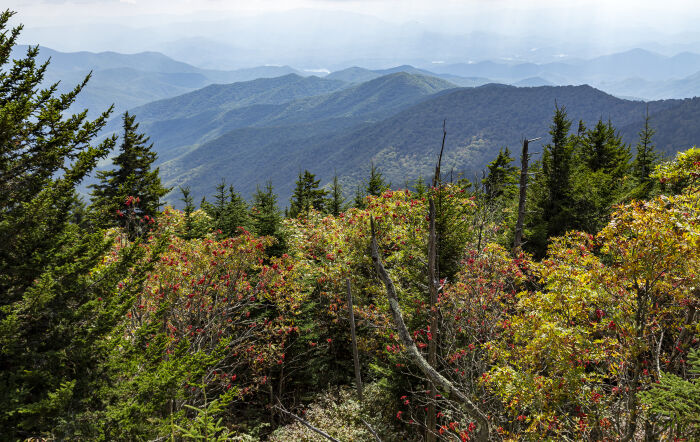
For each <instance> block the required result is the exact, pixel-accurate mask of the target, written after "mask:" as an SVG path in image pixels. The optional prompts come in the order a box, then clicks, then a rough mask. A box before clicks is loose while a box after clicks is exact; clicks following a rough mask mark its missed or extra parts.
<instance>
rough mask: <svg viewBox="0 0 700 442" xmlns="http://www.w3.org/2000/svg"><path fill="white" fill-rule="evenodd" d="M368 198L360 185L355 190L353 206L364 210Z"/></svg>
mask: <svg viewBox="0 0 700 442" xmlns="http://www.w3.org/2000/svg"><path fill="white" fill-rule="evenodd" d="M366 196H367V194H366V193H365V192H364V191H363V190H362V187H361V186H360V185H359V184H358V186H357V188H356V189H355V197H354V198H353V201H352V206H353V207H357V208H358V209H364V208H365V197H366Z"/></svg>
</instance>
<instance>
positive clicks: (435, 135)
mask: <svg viewBox="0 0 700 442" xmlns="http://www.w3.org/2000/svg"><path fill="white" fill-rule="evenodd" d="M19 51H26V47H21V48H19ZM40 54H41V55H40V60H45V59H48V58H49V57H51V65H50V67H49V70H48V71H47V75H46V79H45V80H46V82H55V81H59V80H60V81H61V83H60V87H61V88H62V90H67V89H69V88H71V87H73V86H74V85H75V84H77V83H78V82H79V81H80V80H81V79H82V78H83V77H84V76H85V75H86V74H87V73H88V72H90V71H92V79H91V81H90V82H89V83H88V86H87V87H86V88H85V90H84V91H83V93H82V94H80V95H79V98H78V101H77V102H76V103H75V105H74V106H73V108H72V109H71V110H72V111H76V110H80V109H83V108H88V109H90V115H91V116H95V115H97V114H98V113H99V112H101V111H103V110H104V109H106V108H107V107H108V106H109V105H110V104H111V103H114V104H115V108H116V112H117V113H121V112H122V111H124V110H126V109H130V110H131V111H132V112H133V113H134V114H136V116H137V121H139V122H140V123H141V130H143V131H144V132H146V133H147V134H148V135H150V136H151V139H152V141H153V142H154V143H155V148H156V150H157V151H158V154H159V164H160V167H161V172H162V176H163V178H164V180H165V182H166V184H167V185H169V186H178V185H189V186H191V188H192V192H193V195H194V196H195V197H197V198H198V197H201V196H204V195H208V194H211V192H212V190H213V188H214V187H215V185H216V184H217V183H218V182H219V180H220V179H221V178H226V179H227V181H229V182H231V183H232V184H233V185H234V186H236V188H237V189H238V190H239V191H241V192H242V193H243V194H244V195H245V196H247V197H249V196H250V195H251V194H252V192H253V191H254V190H255V187H256V185H257V184H260V183H262V182H264V181H265V180H266V179H268V178H270V179H272V181H273V184H274V185H275V186H276V188H277V191H278V193H279V195H280V198H281V204H282V205H284V204H286V202H287V201H288V198H289V195H290V194H291V191H292V187H293V184H294V180H295V178H296V175H297V174H298V172H299V170H300V169H305V168H308V169H310V170H311V171H312V172H314V173H317V175H318V177H319V178H321V179H322V180H323V182H328V181H329V180H330V179H331V178H332V176H333V174H334V173H336V172H337V173H338V175H339V176H340V177H341V182H342V183H343V184H344V185H345V186H346V190H347V191H348V192H352V191H353V190H354V187H355V186H356V185H357V184H358V183H359V182H360V181H361V180H362V179H364V177H365V175H366V172H367V168H368V167H369V164H370V162H374V163H375V164H377V165H378V166H379V167H380V168H382V170H383V171H384V173H385V175H386V176H387V178H388V179H389V180H391V181H393V182H394V183H396V184H398V183H401V184H403V183H404V182H405V181H410V180H413V179H415V178H417V177H418V176H419V175H428V174H429V171H430V168H431V167H432V164H433V161H434V153H435V149H436V146H437V144H438V143H439V141H440V138H441V126H442V121H443V120H444V119H446V120H447V128H448V144H447V148H448V149H447V152H446V157H445V160H446V163H445V164H446V169H453V170H454V171H455V172H456V173H461V174H463V175H464V176H467V177H469V178H471V177H473V176H474V175H475V174H478V173H480V171H481V170H482V169H483V168H484V166H485V165H486V163H487V162H488V161H490V160H491V159H492V158H493V156H494V155H495V153H496V151H497V150H498V148H499V147H502V146H505V145H508V146H511V148H513V150H516V149H517V146H518V145H519V143H520V140H521V138H522V137H524V136H528V137H530V136H543V137H545V138H546V136H547V130H548V126H549V122H550V120H551V115H552V113H553V109H554V103H555V101H556V102H558V103H559V105H564V106H566V107H567V108H568V109H569V115H570V117H571V118H572V119H573V120H576V121H578V120H579V119H582V120H583V121H585V122H586V123H588V124H591V123H593V122H595V121H596V120H597V119H598V118H601V117H602V118H604V119H606V120H607V119H610V120H611V121H612V122H613V124H614V125H615V126H616V127H618V128H620V129H621V131H622V133H623V135H624V137H625V139H626V140H627V141H628V142H635V141H636V137H637V133H638V131H639V128H641V124H642V120H643V115H644V111H645V108H646V105H647V103H644V102H641V101H635V100H627V99H621V98H616V97H614V96H612V95H609V94H608V93H604V92H602V91H601V90H597V89H594V88H593V87H591V86H576V87H573V86H554V85H557V84H562V83H567V82H570V83H576V82H577V81H580V82H583V80H584V79H586V78H588V79H592V80H593V81H591V82H590V83H591V84H595V82H596V81H597V82H598V83H599V86H600V87H602V88H604V89H605V90H606V91H607V92H610V93H612V94H614V95H616V96H618V97H631V98H638V97H654V98H668V97H678V98H684V97H694V96H697V95H700V56H698V55H696V54H692V53H683V54H679V55H676V56H674V57H664V56H661V55H658V54H654V53H651V52H648V51H643V50H634V51H628V52H625V53H620V54H613V55H610V56H606V57H598V58H596V59H592V60H587V61H586V60H568V61H567V62H566V63H545V64H534V63H526V64H522V63H521V64H506V63H501V62H481V63H471V64H470V63H466V64H440V63H437V64H433V65H431V66H430V70H429V69H422V68H418V67H414V66H409V65H402V66H397V67H393V68H389V69H366V68H362V67H352V68H347V69H342V70H339V71H336V72H332V73H330V74H329V75H327V76H325V77H323V78H319V77H316V76H309V75H307V74H306V73H304V72H302V71H299V70H296V69H294V68H292V67H288V66H261V67H254V68H247V69H238V70H231V71H222V70H210V69H201V68H197V67H194V66H192V65H189V64H186V63H182V62H179V61H176V60H174V59H172V58H169V57H167V56H165V55H163V54H160V53H156V52H147V53H139V54H118V53H114V52H104V53H90V52H77V53H62V52H57V51H53V50H51V49H47V48H42V50H41V53H40ZM19 56H20V54H19V53H15V54H13V57H19ZM627 74H630V75H632V74H636V78H634V79H624V75H627ZM686 74H688V75H687V76H684V75H686ZM674 76H675V77H674ZM494 81H500V82H502V83H512V84H514V85H515V86H519V87H513V86H506V85H504V84H494ZM648 104H649V108H650V112H651V113H652V123H653V124H654V125H655V127H656V128H657V131H658V132H657V136H656V142H657V145H658V146H659V148H660V149H661V150H662V151H663V152H666V153H669V154H670V153H672V152H675V151H676V150H679V149H683V148H687V147H689V146H690V145H692V144H696V143H698V142H700V125H698V124H697V121H700V100H699V99H685V100H662V101H652V102H649V103H648ZM119 129H120V121H119V117H118V115H114V118H113V120H112V121H111V122H110V123H109V125H108V128H107V130H108V131H114V132H118V131H119ZM169 199H170V201H171V202H176V201H177V196H175V194H171V195H170V197H169Z"/></svg>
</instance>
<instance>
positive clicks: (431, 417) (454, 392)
mask: <svg viewBox="0 0 700 442" xmlns="http://www.w3.org/2000/svg"><path fill="white" fill-rule="evenodd" d="M442 130H443V136H442V147H441V149H440V155H439V156H438V161H437V165H436V166H435V175H434V177H433V182H432V184H433V191H435V190H437V191H438V192H439V191H440V166H441V163H442V154H443V151H444V149H445V138H446V135H447V132H446V130H445V122H443V127H442ZM438 196H439V194H438ZM428 205H429V213H428V218H429V224H430V226H429V236H428V279H429V281H428V289H429V293H430V331H431V334H432V339H431V340H430V341H429V343H428V360H426V359H425V358H424V357H423V355H422V354H421V353H420V351H419V350H418V348H417V347H416V344H415V342H414V341H413V338H412V337H411V334H410V332H409V331H408V328H407V327H406V323H405V322H404V320H403V314H402V313H401V308H400V306H399V300H398V295H397V293H396V288H395V286H394V283H393V281H392V280H391V278H390V277H389V274H388V273H387V272H386V269H385V268H384V265H383V264H382V261H381V258H380V257H379V249H378V246H377V237H376V232H375V226H374V219H373V218H370V227H371V235H372V237H371V254H372V261H373V262H374V267H375V270H376V272H377V275H378V276H379V279H380V280H381V281H382V283H384V286H385V288H386V292H387V297H388V298H389V307H390V310H391V314H392V317H393V319H394V323H395V324H396V327H397V329H398V334H399V338H400V339H401V343H402V344H403V346H404V347H405V349H406V350H405V351H406V353H407V354H408V357H409V358H410V359H411V361H412V362H413V363H414V364H415V365H416V366H417V367H418V368H419V369H420V370H421V372H422V373H423V374H424V375H425V376H426V378H427V379H428V381H429V382H430V383H431V384H432V387H431V392H430V396H431V399H432V400H431V401H430V404H429V406H428V419H427V422H426V425H427V434H426V439H427V440H428V441H434V440H435V428H436V426H437V422H436V410H435V397H436V390H437V389H441V390H443V391H445V392H447V393H448V394H447V397H448V398H450V399H452V400H456V401H458V402H460V403H461V404H462V405H463V406H464V407H465V408H466V411H467V414H468V415H469V416H470V417H471V418H472V419H474V420H475V421H476V423H477V429H476V433H475V437H476V440H480V441H487V440H489V435H490V426H489V421H488V418H487V416H486V414H485V413H484V412H483V411H482V410H481V409H480V408H479V407H478V406H477V405H476V404H475V403H474V402H473V401H472V400H471V399H469V397H468V396H467V395H466V394H464V393H463V392H462V391H460V390H459V389H457V388H456V387H455V385H454V384H453V383H452V382H451V381H450V380H448V379H447V378H445V377H444V376H442V375H441V374H440V373H439V372H438V371H437V370H436V369H435V368H434V367H435V366H436V365H437V342H438V339H437V338H438V331H439V330H438V291H439V283H440V281H439V276H438V268H437V261H438V260H437V256H438V255H437V242H438V239H437V233H436V230H437V229H436V226H435V219H436V214H435V202H434V200H433V195H432V193H431V194H430V196H429V197H428Z"/></svg>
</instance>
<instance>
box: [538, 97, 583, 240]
mask: <svg viewBox="0 0 700 442" xmlns="http://www.w3.org/2000/svg"><path fill="white" fill-rule="evenodd" d="M570 128H571V121H569V120H568V118H567V114H566V108H564V107H561V108H560V107H558V106H557V107H556V110H555V112H554V118H553V120H552V125H551V126H550V129H549V134H550V135H551V137H552V141H551V143H549V144H547V145H546V146H545V147H544V152H543V154H542V174H543V178H544V180H543V183H544V185H545V189H544V196H545V200H544V201H542V203H543V205H542V214H543V218H544V222H545V223H547V236H548V237H552V236H557V235H561V234H563V233H565V232H566V231H567V230H570V229H573V228H574V227H575V226H576V214H575V211H574V207H573V189H572V182H571V180H572V178H571V174H572V169H573V159H574V146H575V142H574V141H573V140H572V138H571V137H569V129H570ZM581 130H585V127H584V126H583V122H579V131H581Z"/></svg>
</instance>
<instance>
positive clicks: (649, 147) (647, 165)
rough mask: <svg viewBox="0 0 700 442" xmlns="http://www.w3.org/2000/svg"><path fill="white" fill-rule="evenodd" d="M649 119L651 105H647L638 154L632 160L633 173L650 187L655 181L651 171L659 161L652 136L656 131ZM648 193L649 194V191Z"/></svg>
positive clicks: (642, 183) (642, 184)
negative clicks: (651, 176)
mask: <svg viewBox="0 0 700 442" xmlns="http://www.w3.org/2000/svg"><path fill="white" fill-rule="evenodd" d="M649 121H650V117H649V107H647V112H646V116H645V118H644V128H643V129H642V130H641V132H639V142H637V155H636V156H635V158H634V161H633V162H632V175H633V176H634V177H635V178H636V179H637V181H638V182H639V184H640V185H641V186H643V187H644V188H649V187H650V186H649V185H650V184H652V182H653V181H654V180H652V179H651V178H650V177H649V175H651V172H652V171H653V170H654V165H655V164H656V163H657V162H658V155H657V154H656V151H655V150H654V143H653V141H652V137H653V136H654V134H655V133H656V131H655V130H654V129H653V128H652V127H651V125H650V124H649ZM647 190H650V189H647ZM646 193H647V194H648V192H646ZM645 196H646V195H645Z"/></svg>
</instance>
